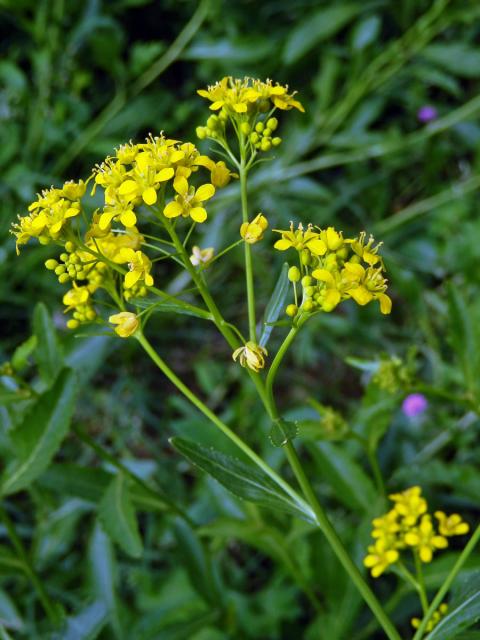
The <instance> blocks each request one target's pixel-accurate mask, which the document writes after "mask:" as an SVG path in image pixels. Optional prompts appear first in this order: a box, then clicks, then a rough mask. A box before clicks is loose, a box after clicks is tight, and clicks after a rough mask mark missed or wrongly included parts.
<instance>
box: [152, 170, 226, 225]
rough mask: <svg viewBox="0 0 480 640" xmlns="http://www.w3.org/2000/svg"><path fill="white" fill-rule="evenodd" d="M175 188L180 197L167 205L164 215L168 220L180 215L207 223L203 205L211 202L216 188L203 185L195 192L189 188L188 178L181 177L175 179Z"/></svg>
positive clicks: (211, 185) (176, 197) (177, 196)
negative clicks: (207, 201)
mask: <svg viewBox="0 0 480 640" xmlns="http://www.w3.org/2000/svg"><path fill="white" fill-rule="evenodd" d="M173 188H174V189H175V191H176V192H177V194H178V195H176V196H175V200H172V202H169V203H168V204H167V206H166V207H165V209H164V210H163V213H164V215H165V216H166V217H167V218H176V217H177V216H180V215H182V216H184V217H188V216H190V217H191V218H192V220H195V222H205V220H206V219H207V212H206V210H205V209H204V207H203V206H202V203H203V202H205V201H206V200H210V198H211V197H212V196H213V195H214V193H215V187H214V186H213V184H208V183H207V184H203V185H202V186H201V187H199V188H198V189H197V190H195V188H194V187H189V186H188V182H187V180H186V178H184V177H183V176H180V177H178V178H175V180H174V182H173Z"/></svg>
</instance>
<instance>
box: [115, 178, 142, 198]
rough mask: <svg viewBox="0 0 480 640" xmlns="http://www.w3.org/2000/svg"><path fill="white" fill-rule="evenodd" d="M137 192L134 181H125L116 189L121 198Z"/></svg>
mask: <svg viewBox="0 0 480 640" xmlns="http://www.w3.org/2000/svg"><path fill="white" fill-rule="evenodd" d="M137 191H138V185H137V183H136V182H135V180H125V182H122V184H121V185H120V186H119V188H118V193H119V194H120V195H121V196H130V195H132V194H134V193H136V192H137Z"/></svg>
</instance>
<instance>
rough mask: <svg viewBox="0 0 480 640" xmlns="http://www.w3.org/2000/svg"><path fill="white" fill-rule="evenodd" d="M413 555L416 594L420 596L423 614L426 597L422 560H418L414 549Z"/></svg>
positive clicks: (425, 609)
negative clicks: (416, 586) (416, 584)
mask: <svg viewBox="0 0 480 640" xmlns="http://www.w3.org/2000/svg"><path fill="white" fill-rule="evenodd" d="M413 556H414V558H415V572H416V574H417V583H418V595H419V596H420V602H421V604H422V611H423V615H425V614H426V613H427V611H428V598H427V591H426V589H425V580H424V578H423V569H422V561H421V560H420V556H419V555H418V553H417V551H415V550H414V551H413Z"/></svg>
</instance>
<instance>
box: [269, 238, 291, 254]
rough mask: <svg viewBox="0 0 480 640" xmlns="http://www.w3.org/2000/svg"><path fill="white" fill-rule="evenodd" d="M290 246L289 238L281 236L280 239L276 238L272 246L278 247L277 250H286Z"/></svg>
mask: <svg viewBox="0 0 480 640" xmlns="http://www.w3.org/2000/svg"><path fill="white" fill-rule="evenodd" d="M291 246H292V243H291V242H290V240H286V239H285V238H281V239H280V240H277V241H276V242H275V244H274V245H273V248H274V249H278V250H279V251H286V250H287V249H290V247H291Z"/></svg>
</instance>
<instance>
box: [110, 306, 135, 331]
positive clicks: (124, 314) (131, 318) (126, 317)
mask: <svg viewBox="0 0 480 640" xmlns="http://www.w3.org/2000/svg"><path fill="white" fill-rule="evenodd" d="M108 321H109V322H111V323H112V324H116V325H117V326H116V327H115V333H116V334H117V335H119V336H120V337H121V338H128V337H129V336H131V335H133V334H134V333H135V331H136V330H137V329H138V325H139V324H140V322H139V320H138V318H137V316H136V315H135V314H134V313H130V312H129V311H121V312H120V313H115V314H114V315H113V316H110V317H109V319H108Z"/></svg>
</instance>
